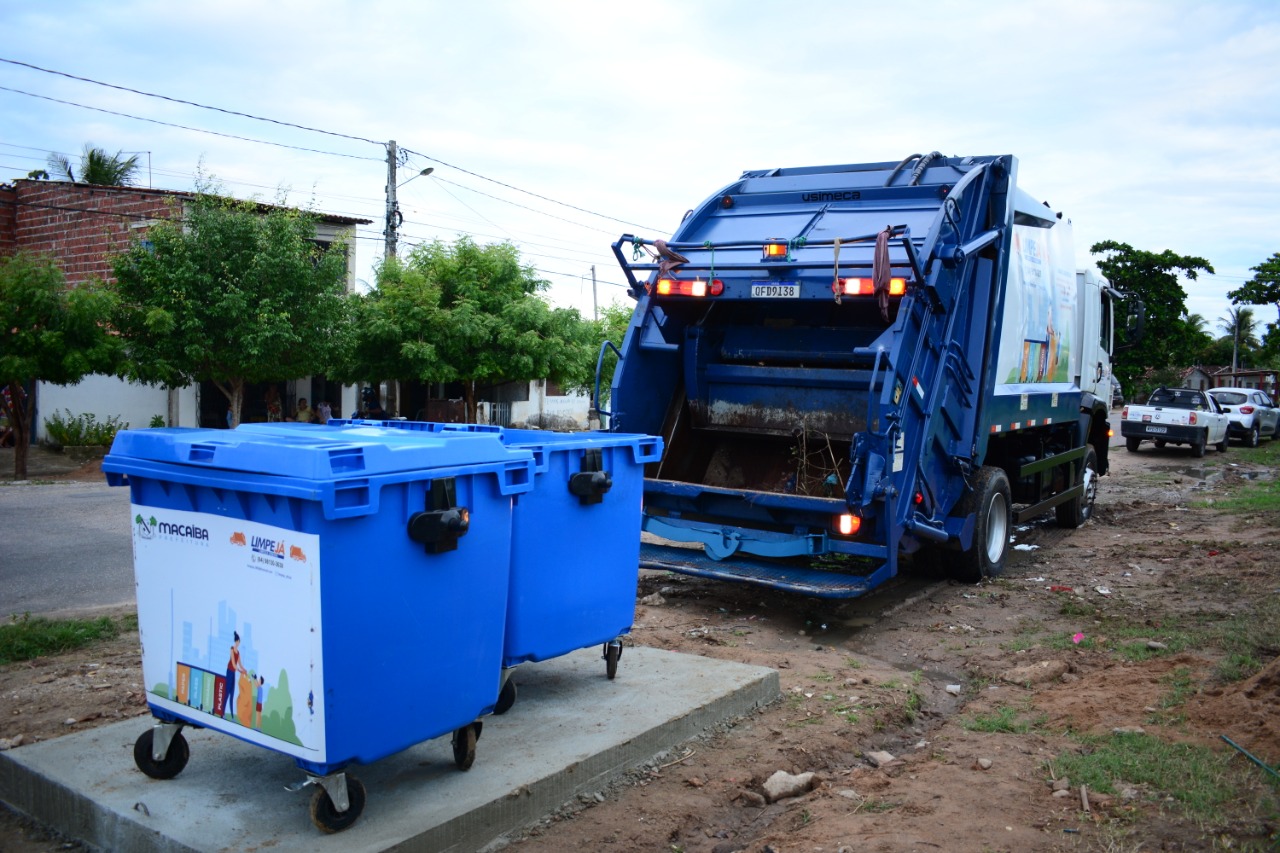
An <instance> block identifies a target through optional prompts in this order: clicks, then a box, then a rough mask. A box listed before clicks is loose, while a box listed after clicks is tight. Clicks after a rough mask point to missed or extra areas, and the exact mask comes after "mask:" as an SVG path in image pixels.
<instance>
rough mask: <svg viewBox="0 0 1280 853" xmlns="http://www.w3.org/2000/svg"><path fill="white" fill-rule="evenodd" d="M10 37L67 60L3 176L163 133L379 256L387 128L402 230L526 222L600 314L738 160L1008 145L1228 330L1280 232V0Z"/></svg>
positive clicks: (231, 7)
mask: <svg viewBox="0 0 1280 853" xmlns="http://www.w3.org/2000/svg"><path fill="white" fill-rule="evenodd" d="M0 32H3V33H5V35H6V38H5V40H4V45H3V46H0V58H3V59H5V60H10V61H16V62H20V63H28V64H30V65H35V66H39V67H40V68H42V69H46V70H45V71H40V70H35V69H32V68H28V67H25V66H23V65H16V64H13V63H12V62H2V63H0V117H3V120H2V121H0V181H7V180H12V179H14V178H20V177H25V176H26V174H27V173H28V172H29V171H31V170H32V169H37V168H41V167H43V166H44V165H45V160H46V157H47V154H48V152H51V151H57V152H63V153H67V154H70V155H73V160H74V155H76V154H77V153H78V152H79V151H81V150H82V148H83V146H84V144H85V143H86V142H92V143H93V144H94V145H97V146H99V147H103V148H106V149H109V150H110V151H112V152H114V151H116V150H123V151H125V152H144V153H142V154H141V162H142V164H143V167H144V168H143V183H147V182H149V183H150V184H151V185H152V186H155V187H160V188H172V189H190V188H192V186H193V182H194V180H195V175H196V173H197V171H198V170H203V172H204V174H206V175H209V176H212V177H213V178H215V179H216V180H217V181H219V182H220V183H221V184H222V185H223V187H224V188H225V189H226V190H227V191H229V192H230V193H233V194H235V195H238V196H242V197H250V196H254V195H257V196H259V197H261V198H263V199H264V200H268V201H270V200H274V199H275V198H277V196H278V195H279V194H280V193H285V194H286V198H287V200H288V201H289V202H290V203H294V204H301V205H314V207H315V208H316V209H319V210H323V211H328V212H335V213H344V214H349V215H354V216H363V217H367V218H369V219H372V220H374V223H373V224H372V225H369V226H365V227H364V228H362V229H361V231H360V233H359V239H358V240H357V262H358V264H359V267H360V270H361V272H360V273H359V275H360V277H361V278H362V279H371V278H372V265H373V263H374V262H375V261H376V260H377V259H378V258H379V257H380V256H381V253H382V251H383V247H382V228H383V217H384V212H385V196H384V192H385V185H386V173H387V168H386V149H385V143H386V142H387V141H388V140H392V139H394V140H396V141H397V143H398V144H399V145H400V146H402V147H404V148H406V149H408V150H409V151H410V152H412V153H410V154H408V156H407V160H406V162H405V163H404V164H403V165H402V166H401V167H400V171H399V179H400V180H401V181H404V180H406V179H408V178H410V177H412V176H413V175H414V174H415V173H417V172H419V171H420V170H421V169H423V168H425V167H428V166H430V167H433V168H434V170H435V171H434V172H433V173H432V174H431V175H429V176H426V177H417V178H414V179H413V180H412V181H411V182H409V183H407V184H405V185H403V186H402V187H401V189H400V200H401V207H402V210H403V212H404V216H405V223H404V225H403V227H402V229H401V237H402V244H401V247H402V251H403V250H404V249H405V248H407V247H410V246H412V245H414V244H416V243H419V242H422V241H424V240H430V239H433V238H436V237H440V238H443V239H445V240H452V239H453V238H454V237H455V236H456V235H458V234H462V233H466V234H470V235H473V236H474V237H475V239H476V240H478V241H480V242H482V243H487V242H494V241H499V240H511V241H512V242H515V243H516V244H517V245H519V246H520V248H521V251H522V254H523V256H524V258H525V260H526V261H527V262H529V263H531V264H533V265H535V266H536V267H538V269H540V270H541V271H542V273H543V274H544V275H545V277H546V278H547V279H548V280H549V281H551V282H552V285H553V286H552V289H551V292H550V296H551V298H552V301H553V302H555V303H557V304H560V305H572V306H575V307H577V308H579V309H580V310H582V311H583V312H584V313H585V314H587V315H588V316H589V315H590V313H591V310H592V287H591V275H592V267H593V266H594V268H595V272H596V277H597V279H598V282H599V283H598V294H599V295H598V300H599V303H600V304H601V305H604V304H607V303H608V302H611V301H614V300H621V299H623V293H624V291H623V288H622V286H621V282H622V280H623V278H622V275H621V273H620V272H619V271H618V269H617V267H616V263H615V262H614V260H613V258H612V254H611V252H610V250H609V244H610V243H611V242H612V241H613V240H614V239H616V238H617V237H618V236H619V235H620V234H621V233H623V232H631V233H637V234H641V235H644V236H650V237H662V236H667V235H668V234H669V233H670V231H671V230H672V229H673V228H674V227H675V225H676V224H677V223H678V222H679V220H680V217H681V215H682V214H683V213H684V211H685V210H687V209H688V208H691V207H693V206H695V205H696V204H697V203H698V202H700V201H701V200H702V199H703V198H705V197H707V196H708V195H710V194H711V193H713V192H715V191H716V190H717V189H718V188H720V187H721V186H723V185H725V184H728V183H730V182H732V181H733V180H734V179H736V178H737V177H738V176H739V174H740V173H741V172H742V171H743V170H746V169H760V168H768V167H774V166H805V165H817V164H832V163H857V162H871V161H897V160H899V159H901V158H902V157H904V156H906V155H908V154H911V153H914V152H928V151H933V150H939V151H942V152H943V153H945V154H958V155H966V154H1004V153H1012V154H1014V155H1016V156H1017V157H1018V158H1019V160H1020V183H1021V185H1022V186H1023V187H1025V188H1026V189H1028V190H1029V191H1030V192H1031V193H1032V194H1034V195H1035V196H1036V197H1038V198H1043V199H1046V200H1048V201H1049V203H1050V204H1051V205H1052V206H1053V207H1054V208H1055V209H1057V210H1061V211H1063V213H1064V214H1065V215H1066V216H1068V217H1070V218H1071V219H1072V220H1073V222H1074V224H1075V229H1076V254H1077V258H1076V261H1077V265H1078V266H1088V265H1091V264H1092V261H1093V259H1092V257H1091V256H1090V255H1089V254H1088V248H1089V246H1090V245H1092V244H1093V243H1094V242H1096V241H1098V240H1108V239H1109V240H1117V241H1121V242H1125V243H1129V244H1131V245H1133V246H1135V247H1137V248H1141V249H1148V250H1152V251H1162V250H1165V249H1170V250H1172V251H1174V252H1176V253H1179V254H1184V255H1193V256H1199V257H1203V258H1205V259H1207V260H1208V261H1209V262H1210V263H1211V264H1212V265H1213V267H1214V269H1215V271H1216V274H1215V275H1212V276H1202V277H1201V278H1200V279H1199V280H1198V281H1195V282H1190V281H1187V282H1184V286H1185V287H1186V289H1187V292H1188V306H1189V309H1190V310H1191V311H1193V312H1197V313H1199V314H1201V315H1203V316H1204V317H1205V318H1206V319H1207V320H1208V321H1209V323H1210V325H1211V326H1212V327H1213V328H1214V331H1215V333H1217V334H1220V331H1219V330H1218V329H1217V322H1216V321H1217V319H1218V318H1219V317H1221V316H1222V315H1223V313H1224V312H1225V310H1226V309H1227V307H1228V301H1227V299H1226V297H1225V293H1226V292H1227V291H1228V290H1231V289H1233V288H1235V287H1238V286H1239V285H1240V284H1241V283H1242V282H1243V281H1245V280H1246V279H1248V278H1249V277H1250V276H1251V275H1252V273H1250V271H1249V268H1250V267H1252V266H1255V265H1257V264H1259V263H1261V262H1262V261H1263V260H1265V259H1266V258H1267V257H1269V256H1270V255H1271V254H1272V253H1273V252H1276V251H1280V156H1277V152H1280V48H1277V45H1280V3H1277V2H1274V0H1235V1H1234V2H1231V1H1230V0H1218V2H1212V3H1208V2H1189V0H1188V1H1187V2H1184V0H1111V2H1097V0H1054V1H1053V2H1049V0H986V2H976V0H975V2H947V1H946V0H937V1H936V2H933V1H932V0H928V1H926V0H899V2H894V3H884V2H876V3H872V2H861V0H791V2H788V3H775V2H767V3H766V2H757V0H736V2H735V0H685V2H668V1H667V0H654V2H642V3H626V4H624V3H614V2H587V0H536V2H535V0H507V2H499V0H470V2H465V3H463V2H434V0H421V2H407V0H406V2H393V0H385V2H376V0H374V2H359V3H357V2H348V3H341V2H325V1H324V0H313V2H305V3H304V2H292V0H272V2H262V0H252V2H247V0H219V2H216V3H215V2H186V3H174V2H172V0H113V2H110V3H102V2H89V0H85V2H59V0H47V2H41V3H19V2H16V0H0ZM49 71H57V72H63V73H64V74H68V75H74V76H75V77H82V78H88V79H89V80H92V81H98V82H100V83H109V84H112V85H114V86H117V87H123V88H124V89H134V90H138V91H140V92H146V93H151V94H153V95H163V96H166V97H167V98H171V99H179V100H183V101H191V102H194V103H195V104H200V105H203V106H205V107H216V108H218V110H211V109H204V108H201V107H197V106H191V105H187V104H183V103H177V102H175V101H174V100H164V99H161V98H156V97H148V96H146V95H142V94H135V93H133V92H129V91H123V90H122V89H120V88H108V87H106V86H102V85H97V84H96V83H93V82H85V81H82V80H76V79H71V78H69V77H66V76H60V75H58V74H53V73H49ZM24 93H25V94H24ZM36 96H38V97H36ZM52 99H56V100H52ZM58 101H63V102H68V103H59V102H58ZM73 104H74V105H73ZM90 108H92V109H90ZM219 110H221V111H219ZM231 113H244V114H248V115H249V116H255V117H259V118H265V119H272V120H273V121H271V122H267V121H261V120H256V119H254V118H248V117H242V116H238V115H232V114H231ZM142 119H146V121H144V120H142ZM290 125H302V126H305V127H307V128H313V129H315V130H320V131H326V133H318V132H315V131H313V130H302V129H299V128H296V127H291V126H290ZM179 126H181V127H179ZM215 134H222V135H215ZM232 137H242V138H232ZM300 149H310V150H300ZM1259 317H1260V319H1263V320H1265V321H1272V320H1274V319H1275V318H1274V317H1273V316H1272V315H1271V310H1270V309H1269V308H1265V307H1263V308H1260V309H1259Z"/></svg>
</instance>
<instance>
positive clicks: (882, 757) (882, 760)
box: [866, 751, 894, 767]
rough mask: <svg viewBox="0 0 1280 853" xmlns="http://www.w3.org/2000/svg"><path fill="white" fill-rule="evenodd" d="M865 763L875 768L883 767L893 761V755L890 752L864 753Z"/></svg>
mask: <svg viewBox="0 0 1280 853" xmlns="http://www.w3.org/2000/svg"><path fill="white" fill-rule="evenodd" d="M866 759H867V761H870V762H871V763H872V764H874V765H875V766H876V767H884V766H885V765H886V764H888V763H889V762H890V761H893V760H894V759H893V753H890V752H883V751H878V752H868V753H866Z"/></svg>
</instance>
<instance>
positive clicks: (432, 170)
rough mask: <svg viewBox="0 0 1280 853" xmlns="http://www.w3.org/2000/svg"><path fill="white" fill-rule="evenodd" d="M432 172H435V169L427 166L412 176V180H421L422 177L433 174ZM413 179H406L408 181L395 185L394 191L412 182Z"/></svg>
mask: <svg viewBox="0 0 1280 853" xmlns="http://www.w3.org/2000/svg"><path fill="white" fill-rule="evenodd" d="M434 171H435V168H434V167H432V166H428V167H427V168H425V169H423V170H422V171H421V172H419V173H418V174H416V175H414V176H413V178H421V177H422V176H423V175H430V174H431V173H432V172H434ZM413 178H409V179H408V180H406V181H403V182H401V183H398V184H396V189H400V188H401V187H402V186H404V185H405V184H407V183H409V181H412V180H413Z"/></svg>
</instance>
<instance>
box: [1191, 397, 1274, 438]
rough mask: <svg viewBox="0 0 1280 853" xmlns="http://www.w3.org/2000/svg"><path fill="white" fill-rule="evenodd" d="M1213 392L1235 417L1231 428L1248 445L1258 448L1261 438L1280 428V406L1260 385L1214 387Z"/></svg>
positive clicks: (1227, 411)
mask: <svg viewBox="0 0 1280 853" xmlns="http://www.w3.org/2000/svg"><path fill="white" fill-rule="evenodd" d="M1209 395H1210V396H1211V397H1213V399H1215V400H1217V401H1218V405H1219V406H1221V407H1222V410H1223V411H1224V412H1226V413H1227V414H1228V415H1230V416H1231V423H1230V424H1229V425H1228V430H1229V433H1230V435H1231V437H1232V438H1238V439H1240V441H1241V443H1243V444H1244V446H1245V447H1257V446H1258V440H1259V439H1260V438H1272V439H1274V438H1275V437H1276V433H1277V431H1280V408H1277V407H1276V404H1275V401H1274V400H1272V399H1271V395H1269V394H1268V393H1267V392H1266V391H1260V390H1258V389H1257V388H1210V389H1209Z"/></svg>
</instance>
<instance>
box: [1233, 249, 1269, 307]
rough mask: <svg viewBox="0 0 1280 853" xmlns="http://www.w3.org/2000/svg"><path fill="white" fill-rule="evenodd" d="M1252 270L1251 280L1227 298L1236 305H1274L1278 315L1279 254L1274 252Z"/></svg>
mask: <svg viewBox="0 0 1280 853" xmlns="http://www.w3.org/2000/svg"><path fill="white" fill-rule="evenodd" d="M1250 269H1251V270H1253V273H1254V276H1253V278H1251V279H1249V280H1248V281H1246V282H1245V283H1244V284H1243V285H1241V286H1240V287H1238V288H1236V289H1235V290H1232V291H1229V292H1228V293H1227V296H1228V297H1229V298H1230V299H1231V301H1232V302H1234V303H1235V304H1237V305H1241V304H1248V305H1266V304H1272V305H1275V307H1276V311H1277V312H1278V313H1280V252H1276V253H1275V254H1273V255H1272V256H1271V257H1269V258H1267V259H1266V260H1265V261H1263V262H1262V263H1260V264H1258V265H1257V266H1256V267H1250Z"/></svg>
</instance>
